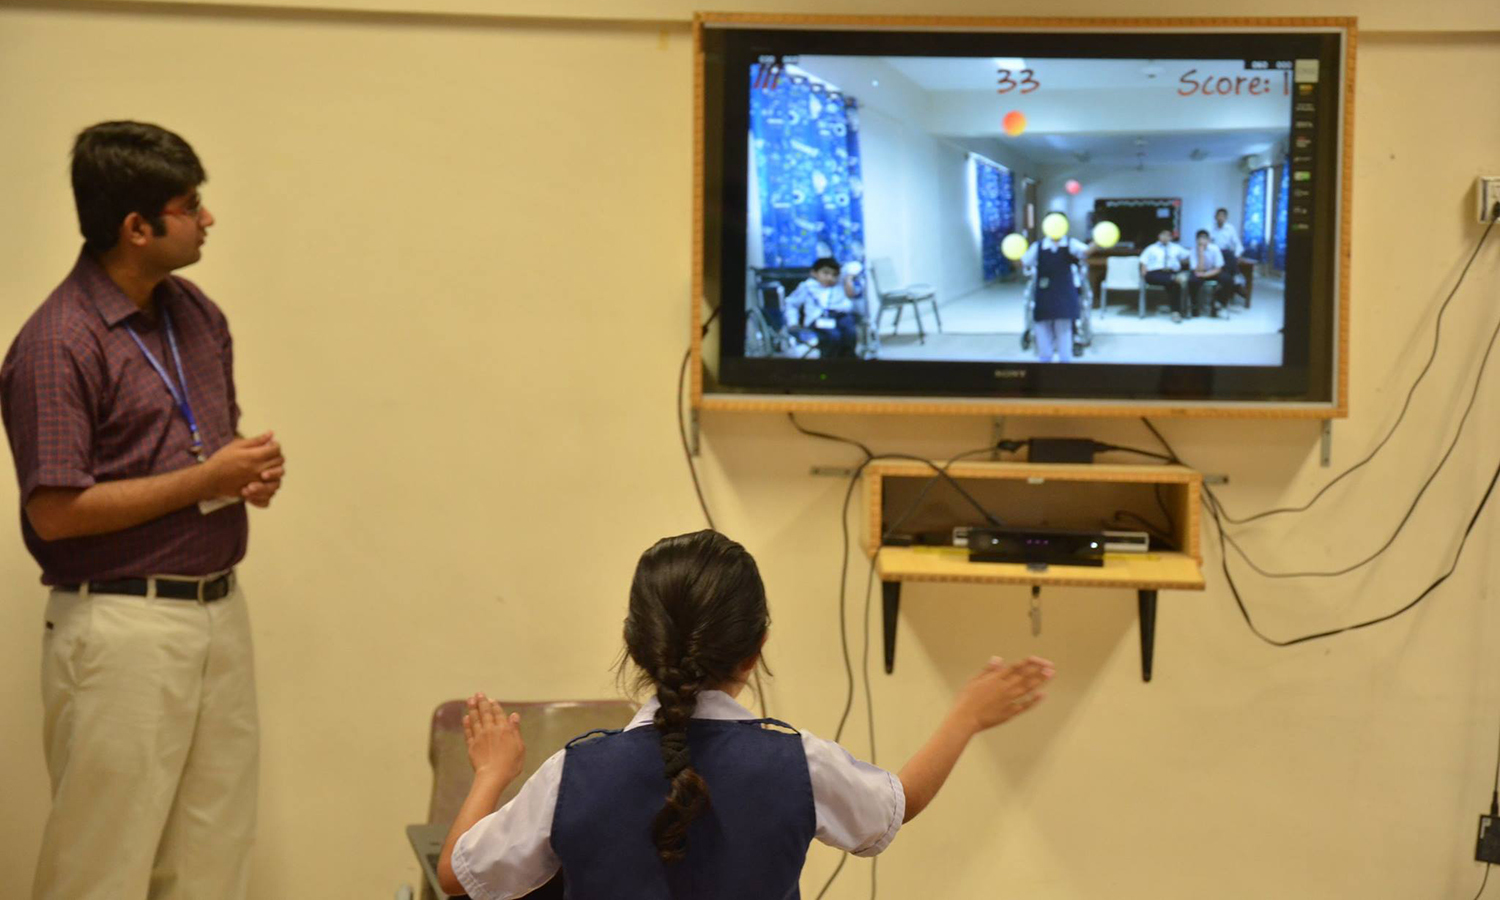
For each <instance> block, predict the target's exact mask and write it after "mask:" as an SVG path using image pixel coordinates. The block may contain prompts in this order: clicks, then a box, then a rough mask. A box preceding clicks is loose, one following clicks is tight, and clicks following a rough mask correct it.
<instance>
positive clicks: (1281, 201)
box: [1271, 163, 1292, 271]
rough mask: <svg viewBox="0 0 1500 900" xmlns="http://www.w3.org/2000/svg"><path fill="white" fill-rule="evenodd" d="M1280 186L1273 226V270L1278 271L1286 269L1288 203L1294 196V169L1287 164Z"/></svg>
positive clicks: (1282, 166) (1282, 169)
mask: <svg viewBox="0 0 1500 900" xmlns="http://www.w3.org/2000/svg"><path fill="white" fill-rule="evenodd" d="M1280 170H1281V177H1280V179H1278V180H1279V182H1280V186H1279V187H1277V188H1276V219H1275V222H1274V224H1273V225H1272V226H1271V268H1273V269H1276V270H1277V271H1284V270H1285V269H1286V214H1287V209H1286V205H1287V202H1288V201H1289V200H1290V199H1291V196H1292V178H1291V175H1292V167H1291V166H1289V165H1287V164H1286V163H1282V164H1281V166H1280Z"/></svg>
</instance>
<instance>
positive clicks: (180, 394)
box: [125, 308, 207, 462]
mask: <svg viewBox="0 0 1500 900" xmlns="http://www.w3.org/2000/svg"><path fill="white" fill-rule="evenodd" d="M161 319H162V327H163V328H165V329H166V332H167V348H168V349H169V350H171V351H172V362H173V363H175V364H176V366H177V384H180V385H182V390H180V391H179V390H178V389H177V385H174V384H172V379H171V378H170V377H168V375H167V370H166V369H165V368H164V367H163V366H162V364H161V363H160V362H159V361H158V360H157V358H156V357H155V356H154V355H152V353H151V351H150V350H148V349H147V348H146V345H145V343H143V342H142V341H141V336H140V335H138V334H136V333H135V329H134V328H131V327H130V325H129V324H128V323H127V324H126V326H125V330H126V331H128V332H130V337H131V339H132V340H134V341H135V345H136V346H137V347H140V348H141V352H142V353H144V354H146V362H149V363H150V364H151V368H153V369H155V370H156V374H158V375H160V376H161V380H162V383H163V384H165V385H166V386H167V391H168V392H169V393H170V394H171V395H172V399H173V400H174V401H176V403H177V409H178V410H179V411H180V412H181V413H182V417H183V418H184V419H186V420H187V425H188V431H190V432H192V435H193V445H192V447H191V448H189V452H190V453H192V454H193V455H194V456H196V457H197V458H198V462H206V461H207V457H205V456H204V455H203V438H202V436H201V435H199V433H198V420H197V419H195V418H194V417H193V404H192V403H190V402H188V395H187V376H186V375H184V374H183V373H182V354H180V353H178V352H177V335H176V334H175V333H173V331H172V315H171V313H168V312H167V311H166V309H165V308H163V309H162V311H161Z"/></svg>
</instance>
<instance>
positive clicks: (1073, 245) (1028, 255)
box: [1021, 237, 1089, 288]
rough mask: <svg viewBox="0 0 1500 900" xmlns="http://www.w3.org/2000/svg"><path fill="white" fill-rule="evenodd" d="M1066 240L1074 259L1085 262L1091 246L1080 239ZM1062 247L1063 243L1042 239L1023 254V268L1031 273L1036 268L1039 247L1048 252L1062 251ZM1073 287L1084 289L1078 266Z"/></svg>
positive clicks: (1074, 267) (1075, 268)
mask: <svg viewBox="0 0 1500 900" xmlns="http://www.w3.org/2000/svg"><path fill="white" fill-rule="evenodd" d="M1066 240H1067V242H1068V249H1069V250H1071V251H1072V253H1073V258H1074V259H1075V260H1077V261H1078V262H1080V263H1081V262H1083V258H1084V256H1086V255H1088V252H1089V245H1088V244H1085V243H1084V242H1083V241H1080V240H1079V239H1078V238H1067V239H1066ZM1062 245H1063V242H1062V241H1054V240H1053V239H1052V238H1049V237H1044V238H1042V239H1041V240H1040V241H1037V242H1036V243H1035V244H1032V245H1031V246H1030V247H1027V248H1026V252H1025V253H1023V254H1021V266H1022V267H1023V268H1025V269H1026V271H1028V272H1030V271H1031V270H1032V269H1035V268H1036V257H1037V252H1038V251H1037V248H1038V247H1041V248H1045V249H1047V250H1058V249H1061V247H1062ZM1073 287H1076V288H1081V287H1083V281H1082V279H1081V277H1080V276H1079V274H1078V266H1077V265H1074V266H1073Z"/></svg>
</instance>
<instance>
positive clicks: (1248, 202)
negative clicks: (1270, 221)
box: [1240, 169, 1271, 261]
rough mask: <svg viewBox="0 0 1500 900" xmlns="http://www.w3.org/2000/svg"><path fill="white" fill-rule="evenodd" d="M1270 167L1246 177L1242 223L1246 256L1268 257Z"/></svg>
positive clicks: (1260, 258) (1255, 257) (1254, 257)
mask: <svg viewBox="0 0 1500 900" xmlns="http://www.w3.org/2000/svg"><path fill="white" fill-rule="evenodd" d="M1270 172H1271V170H1270V169H1256V170H1255V171H1254V172H1251V173H1250V177H1249V178H1247V179H1245V218H1244V221H1243V222H1241V224H1240V232H1241V234H1242V235H1243V239H1242V241H1243V243H1244V245H1245V256H1247V257H1249V258H1250V259H1253V260H1257V261H1259V260H1263V259H1265V258H1266V188H1267V182H1269V181H1270Z"/></svg>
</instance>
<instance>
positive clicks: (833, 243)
mask: <svg viewBox="0 0 1500 900" xmlns="http://www.w3.org/2000/svg"><path fill="white" fill-rule="evenodd" d="M699 39H700V48H701V53H702V60H701V61H702V75H701V78H702V87H703V115H702V122H703V131H702V133H701V135H700V137H701V141H702V153H703V166H702V178H703V184H702V190H703V222H702V227H703V228H704V234H703V237H704V240H703V248H704V251H703V254H702V257H701V258H700V259H699V260H698V261H697V262H698V264H699V265H700V266H701V272H702V285H703V289H704V295H705V297H706V299H707V300H708V302H709V303H711V304H716V305H717V306H718V308H719V310H720V314H721V317H722V324H721V327H720V330H719V348H718V351H719V352H718V354H717V371H715V372H711V373H710V375H711V376H712V379H713V380H712V382H711V385H710V388H709V389H710V390H711V391H714V392H722V393H727V394H733V393H736V392H739V393H751V394H813V395H820V396H826V395H846V396H853V397H860V396H866V397H868V396H871V395H877V396H888V397H945V398H961V397H979V398H1011V399H1034V400H1049V401H1063V402H1065V403H1069V402H1072V403H1078V402H1088V401H1105V402H1111V401H1144V402H1145V403H1146V404H1147V405H1149V404H1153V403H1157V404H1171V405H1180V404H1190V405H1191V404H1195V403H1196V404H1203V405H1209V406H1215V405H1223V406H1236V405H1238V406H1255V405H1263V404H1275V405H1289V406H1302V407H1306V408H1309V409H1323V410H1332V409H1336V408H1341V405H1342V402H1343V398H1341V397H1340V396H1338V391H1337V388H1338V386H1339V383H1340V379H1339V378H1338V377H1337V376H1338V372H1339V367H1340V360H1339V358H1338V350H1339V342H1338V335H1339V328H1340V322H1339V319H1340V315H1341V313H1342V310H1341V303H1340V296H1341V283H1340V281H1341V276H1342V272H1341V265H1340V263H1341V256H1340V250H1341V247H1342V246H1343V244H1342V242H1341V240H1340V230H1341V228H1342V227H1344V223H1343V222H1342V221H1341V214H1342V213H1343V205H1342V204H1343V196H1342V189H1343V186H1344V185H1343V182H1344V178H1345V174H1346V173H1345V171H1344V160H1345V158H1346V157H1345V154H1344V149H1345V148H1344V141H1345V140H1346V136H1345V135H1344V134H1343V126H1344V115H1345V107H1344V103H1345V87H1346V85H1345V62H1346V54H1347V50H1348V48H1347V46H1346V43H1347V30H1346V29H1345V28H1343V27H1335V26H1322V27H1313V26H1308V27H1301V28H1297V27H1293V28H1285V27H1278V28H1271V27H1265V28H1251V29H1248V30H1246V29H1244V28H1238V29H1219V30H1213V29H1201V30H1183V29H1171V30H1162V29H1160V28H1156V29H1153V28H1150V27H1145V28H1140V27H1137V28H1129V27H1127V28H1119V29H1099V30H1071V29H1055V28H1054V29H1050V30H1049V29H1046V28H1042V29H1021V28H1014V29H1008V28H1006V27H997V28H995V29H993V30H982V29H974V28H973V27H972V26H965V27H964V28H962V29H954V28H948V27H946V26H938V27H925V28H910V29H902V28H896V27H879V28H875V27H867V26H860V25H858V24H852V25H849V26H845V27H837V28H835V27H826V28H809V27H803V26H797V27H784V28H783V27H767V26H755V25H750V24H746V23H743V22H736V23H723V24H718V25H716V24H715V23H713V22H712V21H708V22H704V23H701V24H700V35H699Z"/></svg>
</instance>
